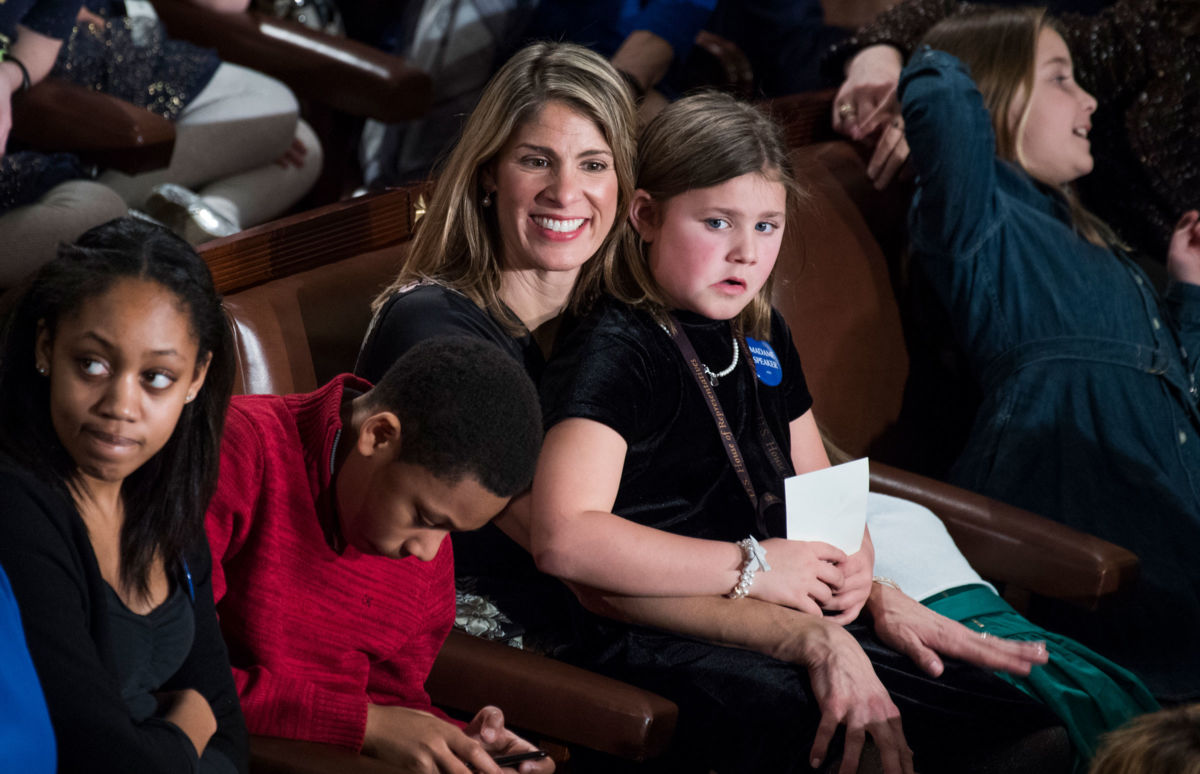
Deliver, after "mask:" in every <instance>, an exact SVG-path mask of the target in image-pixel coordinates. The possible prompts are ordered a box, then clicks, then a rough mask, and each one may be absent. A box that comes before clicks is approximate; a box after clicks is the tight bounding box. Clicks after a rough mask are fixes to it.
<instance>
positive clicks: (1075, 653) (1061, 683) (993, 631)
mask: <svg viewBox="0 0 1200 774" xmlns="http://www.w3.org/2000/svg"><path fill="white" fill-rule="evenodd" d="M922 603H923V604H924V605H925V606H926V607H928V608H930V609H932V610H934V611H936V612H938V613H941V614H942V615H944V616H946V617H947V618H952V619H954V620H955V621H959V622H960V623H962V624H963V625H965V626H967V627H968V628H970V629H973V630H975V631H980V632H987V633H988V634H990V635H993V636H995V637H1004V638H1006V639H1010V640H1041V641H1044V642H1045V643H1046V649H1047V650H1048V651H1049V654H1050V661H1049V662H1048V663H1046V664H1042V665H1039V666H1035V667H1034V668H1033V669H1032V670H1031V671H1030V673H1029V675H1028V676H1027V677H1018V676H1016V675H1010V674H1006V673H1004V672H997V673H996V674H997V675H998V676H999V677H1001V678H1003V679H1004V680H1007V681H1008V682H1010V683H1012V684H1013V685H1015V686H1016V687H1017V688H1019V689H1020V690H1022V691H1024V692H1025V693H1027V694H1029V695H1030V696H1032V697H1033V698H1035V699H1038V700H1039V701H1041V702H1042V703H1043V704H1045V705H1046V706H1047V707H1049V708H1050V710H1051V711H1052V712H1054V714H1055V715H1057V716H1058V717H1059V719H1060V720H1062V722H1063V726H1065V727H1066V729H1067V734H1068V735H1070V737H1071V743H1072V744H1074V746H1075V751H1076V765H1075V769H1076V771H1084V770H1085V769H1086V765H1087V761H1089V760H1091V758H1092V756H1093V755H1095V753H1096V745H1097V744H1098V741H1099V736H1100V735H1101V734H1103V733H1104V732H1106V731H1110V730H1112V729H1114V728H1116V727H1117V726H1120V725H1122V724H1124V723H1125V721H1127V720H1129V719H1130V718H1133V717H1136V716H1138V715H1141V714H1144V713H1146V712H1153V711H1155V710H1157V709H1158V708H1159V706H1158V702H1157V701H1156V700H1155V699H1154V697H1153V696H1151V695H1150V692H1149V691H1148V690H1146V686H1144V685H1142V681H1141V680H1139V679H1138V678H1137V677H1136V676H1135V675H1134V674H1133V673H1132V672H1130V671H1128V670H1127V669H1123V668H1122V667H1119V666H1117V665H1116V664H1114V663H1113V662H1111V661H1109V660H1108V659H1106V658H1104V657H1103V656H1101V655H1100V654H1099V653H1095V652H1093V651H1091V650H1089V649H1088V648H1085V647H1084V646H1083V645H1080V644H1079V643H1078V642H1075V641H1074V640H1072V639H1070V638H1068V637H1064V636H1062V635H1060V634H1055V633H1054V632H1050V631H1046V630H1045V629H1043V628H1042V627H1040V626H1038V625H1036V624H1033V623H1031V622H1029V621H1028V620H1026V619H1025V618H1024V617H1023V616H1021V615H1020V614H1019V613H1018V612H1017V611H1016V610H1014V609H1013V608H1012V606H1011V605H1009V604H1008V603H1007V602H1005V601H1004V600H1003V599H1001V598H1000V597H999V596H998V595H997V594H996V593H995V592H993V591H992V590H991V589H989V588H987V587H985V586H979V585H973V586H961V587H959V588H957V589H951V590H950V591H946V592H942V593H941V594H935V595H934V596H932V597H929V598H928V599H925V600H922Z"/></svg>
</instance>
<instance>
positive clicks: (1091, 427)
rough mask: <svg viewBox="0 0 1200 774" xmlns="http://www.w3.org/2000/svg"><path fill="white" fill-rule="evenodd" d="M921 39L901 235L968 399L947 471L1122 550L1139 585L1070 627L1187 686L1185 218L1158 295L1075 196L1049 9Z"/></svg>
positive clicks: (1065, 66) (1199, 603)
mask: <svg viewBox="0 0 1200 774" xmlns="http://www.w3.org/2000/svg"><path fill="white" fill-rule="evenodd" d="M927 42H928V43H929V44H930V45H931V46H933V47H934V48H936V49H941V50H929V49H928V48H926V49H923V50H921V51H919V52H918V53H917V54H916V55H915V56H914V57H913V59H912V61H910V62H909V64H908V65H907V66H906V68H905V70H904V72H903V74H902V76H901V79H900V94H901V104H902V106H903V111H904V121H905V125H906V128H907V132H908V137H909V143H910V144H911V146H912V156H911V158H912V163H913V165H914V168H915V171H916V172H917V190H916V195H915V197H914V202H913V208H912V211H911V213H910V218H909V224H910V236H911V239H912V244H913V253H914V260H915V261H917V262H918V265H919V266H920V267H921V268H922V270H923V271H924V273H925V274H926V276H927V277H928V279H929V283H930V285H931V287H932V289H933V291H934V293H935V294H936V295H937V297H938V298H939V299H940V301H941V302H942V305H943V306H944V307H945V308H946V310H947V311H948V313H949V316H950V319H951V320H952V322H953V325H954V330H955V335H956V338H957V341H958V344H959V346H960V348H961V350H962V351H963V353H964V354H965V357H966V359H967V362H968V366H969V368H970V371H971V374H972V377H973V378H974V379H975V380H976V382H977V383H978V384H979V386H980V388H981V390H982V394H983V399H982V404H981V406H980V409H979V411H978V414H977V416H976V420H975V423H974V426H973V427H972V429H971V434H970V437H969V439H968V441H967V445H966V448H965V449H964V451H963V452H962V454H961V455H960V456H959V458H958V460H957V462H956V463H955V466H954V468H953V469H952V471H951V478H952V480H953V481H954V482H955V483H957V484H959V485H962V486H965V487H967V488H970V489H974V490H976V491H979V492H982V493H984V494H987V495H990V496H992V497H995V498H997V499H1000V500H1003V501H1006V502H1010V503H1013V504H1014V505H1018V506H1021V507H1023V508H1027V509H1029V510H1032V511H1035V512H1037V513H1040V514H1043V515H1045V516H1047V517H1050V518H1053V519H1055V520H1057V521H1061V522H1063V523H1065V524H1068V525H1070V526H1072V527H1075V528H1076V529H1080V530H1083V531H1086V532H1090V533H1092V534H1095V535H1098V536H1100V537H1102V538H1104V539H1106V540H1110V541H1112V542H1114V543H1117V544H1119V545H1123V546H1125V547H1126V548H1129V549H1130V550H1132V551H1134V552H1135V553H1136V554H1137V555H1138V557H1139V559H1140V562H1141V564H1140V577H1139V581H1138V587H1137V588H1136V589H1135V592H1134V593H1132V594H1130V595H1128V596H1126V597H1125V598H1123V599H1122V600H1120V601H1119V604H1117V605H1115V606H1113V607H1112V608H1108V609H1106V610H1105V611H1104V612H1105V614H1104V615H1098V616H1089V617H1088V618H1087V619H1086V620H1084V621H1080V622H1079V629H1078V630H1077V631H1075V630H1073V631H1072V633H1073V634H1076V635H1077V636H1079V638H1080V639H1083V640H1084V641H1085V642H1088V643H1089V644H1091V645H1093V646H1094V647H1096V648H1097V649H1098V650H1100V651H1101V652H1104V653H1105V654H1106V655H1109V656H1110V657H1112V658H1115V659H1116V660H1118V661H1120V662H1121V663H1122V664H1125V665H1126V666H1128V667H1130V668H1132V669H1133V670H1134V671H1135V672H1137V673H1138V674H1140V675H1141V676H1142V678H1143V679H1145V680H1146V683H1147V684H1148V685H1149V686H1150V688H1151V690H1152V691H1154V693H1155V694H1156V695H1158V696H1159V697H1160V698H1163V697H1165V698H1168V699H1175V700H1185V699H1192V700H1194V699H1197V698H1200V659H1197V656H1196V644H1197V643H1198V642H1200V573H1197V572H1196V563H1195V556H1196V553H1197V552H1198V551H1200V397H1198V396H1200V388H1198V382H1200V223H1198V217H1197V213H1196V211H1195V210H1193V211H1191V212H1189V213H1187V214H1186V215H1185V216H1184V218H1183V220H1182V221H1181V222H1180V224H1179V226H1178V227H1177V228H1176V230H1175V232H1174V234H1173V236H1172V239H1171V246H1170V250H1169V253H1168V256H1167V260H1166V267H1167V272H1168V274H1169V275H1170V276H1171V278H1172V282H1171V284H1170V285H1169V286H1168V289H1167V292H1166V294H1165V297H1162V298H1160V297H1159V295H1158V293H1157V292H1155V290H1154V289H1153V288H1152V287H1151V283H1150V282H1149V280H1148V279H1147V278H1146V276H1145V275H1144V274H1143V273H1142V271H1140V270H1139V269H1138V267H1137V266H1136V265H1134V264H1133V263H1132V262H1131V261H1130V260H1129V258H1128V256H1127V255H1126V254H1125V253H1124V251H1122V250H1121V249H1119V248H1114V247H1113V246H1112V237H1111V232H1110V231H1109V230H1108V229H1107V227H1106V226H1105V225H1104V224H1103V223H1102V222H1100V221H1099V220H1098V219H1097V218H1095V217H1094V216H1091V215H1089V214H1088V213H1086V212H1085V211H1083V210H1081V209H1080V208H1079V207H1078V206H1077V205H1076V204H1075V203H1074V198H1073V194H1072V192H1071V189H1070V183H1071V182H1072V181H1073V180H1075V179H1077V178H1078V177H1080V176H1081V175H1085V174H1087V173H1088V172H1089V171H1090V170H1091V169H1092V166H1093V160H1092V154H1091V148H1090V144H1089V142H1088V130H1089V128H1090V126H1091V123H1092V120H1091V119H1092V113H1093V111H1094V110H1095V108H1096V101H1095V99H1094V98H1093V97H1092V96H1091V95H1090V94H1088V93H1087V92H1086V91H1084V90H1083V89H1082V88H1081V87H1080V86H1079V85H1078V84H1077V83H1076V82H1075V81H1074V79H1073V74H1072V68H1071V54H1070V51H1069V50H1068V48H1067V45H1066V43H1065V42H1064V40H1063V38H1062V37H1061V36H1059V34H1058V33H1057V32H1056V31H1055V28H1054V27H1053V26H1052V25H1051V24H1050V23H1049V22H1048V21H1047V20H1046V19H1045V17H1044V15H1043V14H1042V13H1041V12H1036V11H1029V10H1027V9H1005V10H998V11H991V12H988V13H981V14H975V15H960V16H956V17H953V18H951V19H948V20H946V21H945V22H943V23H942V24H940V25H939V26H938V27H936V28H934V30H933V31H931V32H930V35H929V37H928V38H927ZM955 57H959V59H956V58H955ZM960 60H961V61H960ZM968 70H969V72H970V73H971V75H968ZM972 75H973V76H974V79H975V80H974V81H972ZM977 84H978V88H977ZM981 92H982V93H981Z"/></svg>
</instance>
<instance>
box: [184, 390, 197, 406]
mask: <svg viewBox="0 0 1200 774" xmlns="http://www.w3.org/2000/svg"><path fill="white" fill-rule="evenodd" d="M195 397H196V395H195V394H194V393H190V392H189V393H188V395H187V397H186V398H184V399H183V402H184V403H191V402H192V400H193V399H194V398H195Z"/></svg>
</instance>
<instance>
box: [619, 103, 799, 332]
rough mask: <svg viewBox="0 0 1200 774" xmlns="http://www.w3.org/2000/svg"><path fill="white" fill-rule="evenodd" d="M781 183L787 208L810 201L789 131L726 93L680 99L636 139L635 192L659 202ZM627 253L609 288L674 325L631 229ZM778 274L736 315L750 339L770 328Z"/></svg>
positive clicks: (623, 252)
mask: <svg viewBox="0 0 1200 774" xmlns="http://www.w3.org/2000/svg"><path fill="white" fill-rule="evenodd" d="M754 173H757V174H762V175H763V176H764V177H766V178H767V179H769V180H771V181H773V182H778V183H782V184H783V187H784V189H785V190H786V191H787V200H788V210H789V211H790V210H792V209H793V205H794V204H796V203H797V201H798V200H800V199H802V198H806V197H807V192H805V191H803V190H802V189H801V188H800V186H799V184H798V183H797V182H796V178H795V174H794V172H793V169H792V162H791V158H790V157H789V155H788V148H787V143H786V142H785V141H784V137H783V132H782V131H781V130H780V128H779V125H778V124H776V123H775V122H774V121H773V120H772V119H771V118H770V117H769V116H767V115H766V114H765V113H763V112H761V111H760V110H758V109H757V108H755V107H754V106H752V105H749V104H747V103H745V102H741V101H740V100H737V99H735V98H733V97H731V96H729V95H728V94H724V93H722V92H716V91H709V92H701V93H698V94H694V95H692V96H689V97H685V98H683V99H681V100H679V101H678V102H675V103H673V104H671V105H669V106H667V107H666V108H664V109H663V111H662V112H661V113H659V114H658V115H657V116H656V117H655V118H654V120H653V121H651V122H650V124H649V125H648V126H646V128H645V130H644V131H643V132H642V136H641V138H640V139H639V141H638V160H637V187H638V188H639V189H642V190H645V191H646V193H648V194H649V195H650V197H651V198H652V199H654V201H656V202H659V203H663V202H666V201H667V200H668V199H670V198H671V197H672V196H678V195H679V194H682V193H686V192H688V191H692V190H696V189H699V188H710V187H712V186H715V185H720V184H721V183H724V182H725V181H727V180H732V179H734V178H735V177H740V176H742V175H745V174H754ZM624 242H625V244H624V246H623V249H622V250H621V251H620V252H619V253H617V254H616V255H614V256H613V260H612V261H610V262H608V263H606V264H605V266H604V286H605V289H606V290H607V291H608V292H609V293H610V294H612V295H613V296H615V297H616V298H617V299H619V300H621V301H624V302H625V303H627V304H629V305H631V306H634V307H638V308H642V309H646V310H647V311H649V312H650V313H651V314H652V315H654V317H655V318H656V319H658V320H659V322H661V323H663V324H664V325H669V321H668V320H667V317H666V313H667V311H668V308H669V307H668V304H667V301H666V298H665V296H664V295H663V292H662V290H661V288H659V286H658V282H657V281H656V280H655V279H654V275H653V274H652V273H651V271H650V263H649V257H648V252H647V248H646V245H645V243H644V242H643V241H642V239H641V237H640V236H639V235H638V234H637V232H636V231H635V230H634V229H632V228H630V229H628V230H627V231H626V232H625V234H624ZM773 277H774V273H773V272H772V275H771V277H769V278H768V279H767V281H766V283H765V284H764V285H763V287H762V289H761V290H760V291H759V292H758V295H756V296H755V297H754V300H752V301H751V302H750V303H749V304H748V305H747V306H746V308H745V309H743V310H742V311H741V313H739V314H738V316H737V317H736V318H734V325H735V326H738V327H740V329H741V330H742V331H743V332H745V333H747V334H749V335H752V336H757V337H759V338H764V339H765V338H767V337H768V336H769V334H770V329H771V289H772V287H773V286H774V280H773Z"/></svg>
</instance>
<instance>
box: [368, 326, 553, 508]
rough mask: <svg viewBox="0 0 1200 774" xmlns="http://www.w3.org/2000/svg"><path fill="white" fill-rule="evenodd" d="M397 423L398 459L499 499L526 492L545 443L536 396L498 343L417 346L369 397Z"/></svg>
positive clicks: (459, 340) (443, 340)
mask: <svg viewBox="0 0 1200 774" xmlns="http://www.w3.org/2000/svg"><path fill="white" fill-rule="evenodd" d="M368 401H369V404H368V405H370V406H371V408H373V409H377V410H384V411H391V412H393V413H395V414H396V416H397V417H399V419H400V437H401V441H400V453H399V455H398V459H399V460H401V461H404V462H409V463H413V464H416V465H420V466H422V467H424V468H427V469H428V470H429V471H430V472H431V473H433V475H435V476H437V477H438V478H440V479H442V480H443V481H454V482H457V481H460V480H462V478H463V477H465V476H467V475H474V476H475V477H476V478H477V479H478V480H479V483H480V484H482V485H483V486H484V488H486V489H487V490H488V491H489V492H491V493H492V494H494V495H496V496H498V497H511V496H513V495H515V494H517V493H518V492H521V491H523V490H525V489H527V488H528V487H529V484H530V482H531V481H532V480H533V469H534V466H535V465H536V464H537V456H538V452H539V450H540V449H541V445H542V413H541V408H540V406H539V404H538V395H537V390H536V389H535V388H534V386H533V382H531V381H530V380H529V376H528V375H527V374H526V373H525V370H524V369H523V368H521V366H520V364H518V363H517V361H515V360H513V358H512V357H511V356H510V355H508V354H506V353H505V352H504V351H502V350H501V349H500V348H499V347H497V346H496V345H494V344H491V343H488V342H486V341H482V340H480V339H473V338H470V337H467V336H444V337H439V338H433V339H428V340H426V341H423V342H421V343H420V344H417V345H416V346H414V347H413V348H412V349H410V350H409V351H408V352H405V353H404V355H403V356H402V357H401V358H400V359H399V360H397V361H396V362H395V363H393V364H392V365H391V367H390V368H388V370H387V373H385V374H384V375H383V378H382V379H380V380H379V383H378V384H377V385H375V388H374V389H373V390H371V392H370V393H369V394H368Z"/></svg>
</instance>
